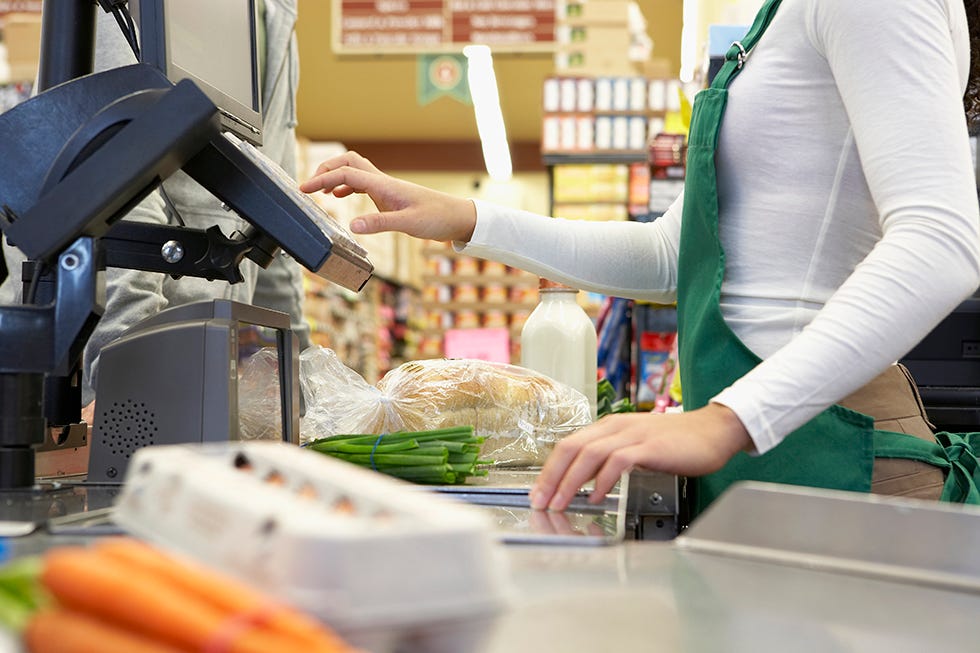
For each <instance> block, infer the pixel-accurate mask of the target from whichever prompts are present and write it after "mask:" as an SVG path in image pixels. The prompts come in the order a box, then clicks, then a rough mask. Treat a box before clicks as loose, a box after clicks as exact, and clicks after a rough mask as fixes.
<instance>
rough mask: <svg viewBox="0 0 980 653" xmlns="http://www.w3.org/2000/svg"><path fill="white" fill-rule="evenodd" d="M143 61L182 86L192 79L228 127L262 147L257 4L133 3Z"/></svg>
mask: <svg viewBox="0 0 980 653" xmlns="http://www.w3.org/2000/svg"><path fill="white" fill-rule="evenodd" d="M129 4H130V6H131V9H132V14H133V17H134V19H135V21H136V24H137V25H138V31H139V41H140V59H141V60H142V62H143V63H147V64H150V65H152V66H154V67H156V68H158V69H159V70H161V71H162V72H163V73H164V74H165V75H166V76H167V77H168V78H169V79H170V81H172V82H174V83H176V82H178V81H180V80H182V79H190V80H192V81H193V82H194V83H196V84H197V85H198V87H200V89H201V90H202V91H204V94H205V95H207V96H208V98H209V99H210V100H211V101H212V102H214V103H215V105H217V107H218V110H219V111H220V112H221V123H222V126H223V127H224V128H225V129H226V130H228V131H230V132H232V133H234V134H236V135H237V136H239V137H240V138H243V139H245V140H247V141H248V142H250V143H253V144H255V145H261V144H262V74H261V67H262V65H261V62H260V61H259V54H258V47H257V35H258V28H259V24H258V20H259V19H258V13H257V9H256V0H206V1H202V0H131V1H130V3H129Z"/></svg>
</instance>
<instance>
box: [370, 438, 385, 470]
mask: <svg viewBox="0 0 980 653" xmlns="http://www.w3.org/2000/svg"><path fill="white" fill-rule="evenodd" d="M385 435H387V434H386V433H382V434H381V435H379V436H378V439H377V440H375V441H374V447H372V448H371V469H373V470H374V471H378V466H377V465H375V464H374V452H375V451H377V450H378V445H379V444H381V438H383V437H384V436H385Z"/></svg>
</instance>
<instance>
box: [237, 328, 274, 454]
mask: <svg viewBox="0 0 980 653" xmlns="http://www.w3.org/2000/svg"><path fill="white" fill-rule="evenodd" d="M280 402H281V399H280V396H279V357H278V352H277V351H276V348H275V347H266V348H264V349H260V350H258V351H257V352H255V353H254V354H252V355H251V356H249V357H248V358H247V359H245V361H244V362H243V363H242V364H241V366H240V367H239V370H238V424H239V435H240V436H241V438H242V440H282V420H281V418H280V415H281V414H282V405H281V403H280Z"/></svg>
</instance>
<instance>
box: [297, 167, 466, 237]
mask: <svg viewBox="0 0 980 653" xmlns="http://www.w3.org/2000/svg"><path fill="white" fill-rule="evenodd" d="M299 188H300V190H301V191H303V192H304V193H314V192H316V191H323V192H324V193H333V194H334V195H335V196H337V197H347V196H348V195H351V194H353V193H364V194H366V195H367V196H368V197H370V198H371V200H372V201H373V202H374V205H375V206H376V207H377V208H378V212H377V213H368V214H365V215H361V216H358V217H356V218H354V219H353V220H352V221H351V224H350V229H351V231H353V232H354V233H358V234H373V233H378V232H381V231H400V232H403V233H406V234H408V235H410V236H415V237H416V238H428V239H430V240H442V241H459V242H467V241H469V239H470V237H472V235H473V229H474V227H475V226H476V208H475V207H474V206H473V202H472V201H470V200H468V199H462V198H458V197H453V196H451V195H448V194H446V193H441V192H439V191H436V190H432V189H429V188H425V187H423V186H419V185H417V184H413V183H410V182H407V181H403V180H401V179H396V178H395V177H392V176H390V175H387V174H385V173H383V172H381V171H380V170H378V168H376V167H375V166H374V164H373V163H371V162H370V161H368V160H367V159H365V158H364V157H363V156H361V155H360V154H358V153H357V152H345V153H344V154H340V155H337V156H335V157H333V158H331V159H327V160H326V161H324V162H323V163H321V164H320V166H319V167H318V168H317V170H316V174H314V176H313V177H311V178H310V179H308V180H307V181H305V182H303V183H302V184H300V186H299Z"/></svg>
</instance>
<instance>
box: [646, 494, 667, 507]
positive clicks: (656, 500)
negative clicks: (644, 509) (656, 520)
mask: <svg viewBox="0 0 980 653" xmlns="http://www.w3.org/2000/svg"><path fill="white" fill-rule="evenodd" d="M647 500H648V501H649V502H650V505H651V506H659V505H660V504H661V503H663V502H664V498H663V497H662V496H660V493H659V492H654V493H653V494H651V495H650V498H649V499H647Z"/></svg>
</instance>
